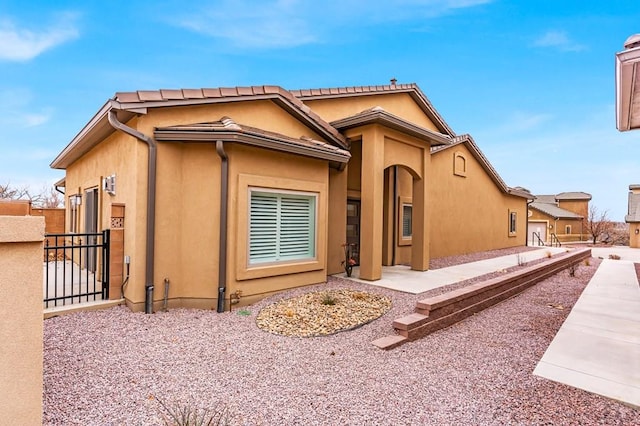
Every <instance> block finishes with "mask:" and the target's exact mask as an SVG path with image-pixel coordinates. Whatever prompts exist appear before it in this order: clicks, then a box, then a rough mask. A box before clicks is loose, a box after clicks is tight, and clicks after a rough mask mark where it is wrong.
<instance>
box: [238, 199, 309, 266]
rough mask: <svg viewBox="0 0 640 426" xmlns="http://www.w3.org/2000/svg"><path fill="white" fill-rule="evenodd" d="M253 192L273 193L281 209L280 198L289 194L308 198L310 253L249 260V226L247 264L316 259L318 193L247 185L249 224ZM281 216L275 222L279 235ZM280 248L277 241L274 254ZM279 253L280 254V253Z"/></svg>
mask: <svg viewBox="0 0 640 426" xmlns="http://www.w3.org/2000/svg"><path fill="white" fill-rule="evenodd" d="M254 194H262V195H268V194H273V196H274V197H275V198H276V199H277V200H278V201H277V207H276V208H277V209H278V210H281V209H282V199H283V198H285V197H287V196H289V197H290V198H299V199H306V200H310V201H311V203H310V206H309V213H310V216H311V218H310V220H311V221H312V222H313V224H312V227H313V229H312V230H311V232H310V233H309V234H310V235H309V246H310V248H309V252H311V253H310V255H309V256H306V257H294V258H284V259H282V258H281V259H275V260H265V261H254V262H252V260H251V230H250V229H251V228H249V242H248V244H247V262H248V266H249V267H257V266H267V265H277V264H283V263H285V264H286V263H292V262H300V261H308V260H315V259H316V252H315V250H316V246H317V244H316V240H317V238H318V233H317V229H318V209H317V204H318V194H317V193H310V192H302V191H291V190H276V189H272V188H259V187H249V211H248V214H249V225H250V224H251V219H252V217H251V213H252V210H251V209H252V206H253V195H254ZM281 218H282V216H281V215H278V223H277V224H276V227H277V228H278V230H279V231H278V234H279V235H280V231H281V228H282V222H280V219H281ZM281 249H282V246H281V245H280V244H279V243H276V249H275V250H276V252H277V254H276V256H278V254H280V252H281ZM280 255H281V254H280Z"/></svg>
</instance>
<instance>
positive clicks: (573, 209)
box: [528, 191, 591, 245]
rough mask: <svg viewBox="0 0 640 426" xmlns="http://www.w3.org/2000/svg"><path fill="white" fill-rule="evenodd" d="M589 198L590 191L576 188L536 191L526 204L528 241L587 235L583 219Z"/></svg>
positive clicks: (581, 239)
mask: <svg viewBox="0 0 640 426" xmlns="http://www.w3.org/2000/svg"><path fill="white" fill-rule="evenodd" d="M589 201H591V194H588V193H586V192H579V191H578V192H561V193H559V194H556V195H546V194H545V195H536V199H535V201H533V202H532V203H530V204H529V213H528V216H529V217H528V221H529V227H528V228H529V230H528V233H529V237H528V238H529V244H532V245H535V244H538V243H539V242H540V241H542V242H543V243H547V244H551V243H553V242H554V241H559V242H561V243H562V242H568V241H583V240H586V239H588V234H587V230H586V228H585V226H584V221H585V220H586V219H587V218H588V217H589Z"/></svg>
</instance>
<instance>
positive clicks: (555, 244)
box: [551, 232, 562, 247]
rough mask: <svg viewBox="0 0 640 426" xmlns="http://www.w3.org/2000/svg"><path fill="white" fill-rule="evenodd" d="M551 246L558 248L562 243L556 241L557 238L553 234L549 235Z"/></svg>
mask: <svg viewBox="0 0 640 426" xmlns="http://www.w3.org/2000/svg"><path fill="white" fill-rule="evenodd" d="M551 245H552V246H555V247H560V246H561V245H562V243H561V242H560V240H559V239H558V236H557V235H556V234H555V233H553V232H552V233H551Z"/></svg>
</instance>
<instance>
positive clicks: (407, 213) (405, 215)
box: [402, 204, 413, 238]
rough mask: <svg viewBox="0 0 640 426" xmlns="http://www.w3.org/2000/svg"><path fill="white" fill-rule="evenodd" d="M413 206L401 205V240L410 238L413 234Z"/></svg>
mask: <svg viewBox="0 0 640 426" xmlns="http://www.w3.org/2000/svg"><path fill="white" fill-rule="evenodd" d="M412 214H413V206H412V205H411V204H403V205H402V238H411V235H412V233H413V222H412V217H411V216H412Z"/></svg>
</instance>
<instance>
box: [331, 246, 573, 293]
mask: <svg viewBox="0 0 640 426" xmlns="http://www.w3.org/2000/svg"><path fill="white" fill-rule="evenodd" d="M566 251H567V249H566V248H557V247H545V248H543V249H540V250H532V251H527V252H524V253H520V255H519V257H518V255H516V254H510V255H507V256H500V257H494V258H492V259H485V260H480V261H477V262H469V263H463V264H461V265H455V266H450V267H448V268H440V269H432V270H429V271H424V272H421V271H412V270H411V268H410V267H409V266H383V267H382V279H380V280H378V281H367V280H361V279H359V278H354V276H355V277H357V276H358V275H359V272H360V271H359V270H358V268H357V267H356V268H353V276H352V277H351V278H348V279H350V280H353V281H357V282H361V283H365V284H370V285H374V286H378V287H384V288H390V289H392V290H398V291H403V292H405V293H412V294H419V293H424V292H425V291H427V290H431V289H434V288H438V287H444V286H446V285H449V284H453V283H457V282H459V281H464V280H468V279H470V278H475V277H478V276H480V275H486V274H490V273H492V272H496V271H500V270H503V269H506V268H510V267H512V266H517V265H518V260H520V261H522V262H530V261H533V260H537V259H542V258H544V257H547V255H548V253H552V254H558V253H564V252H566ZM336 277H340V278H346V277H345V275H344V274H337V275H336Z"/></svg>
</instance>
